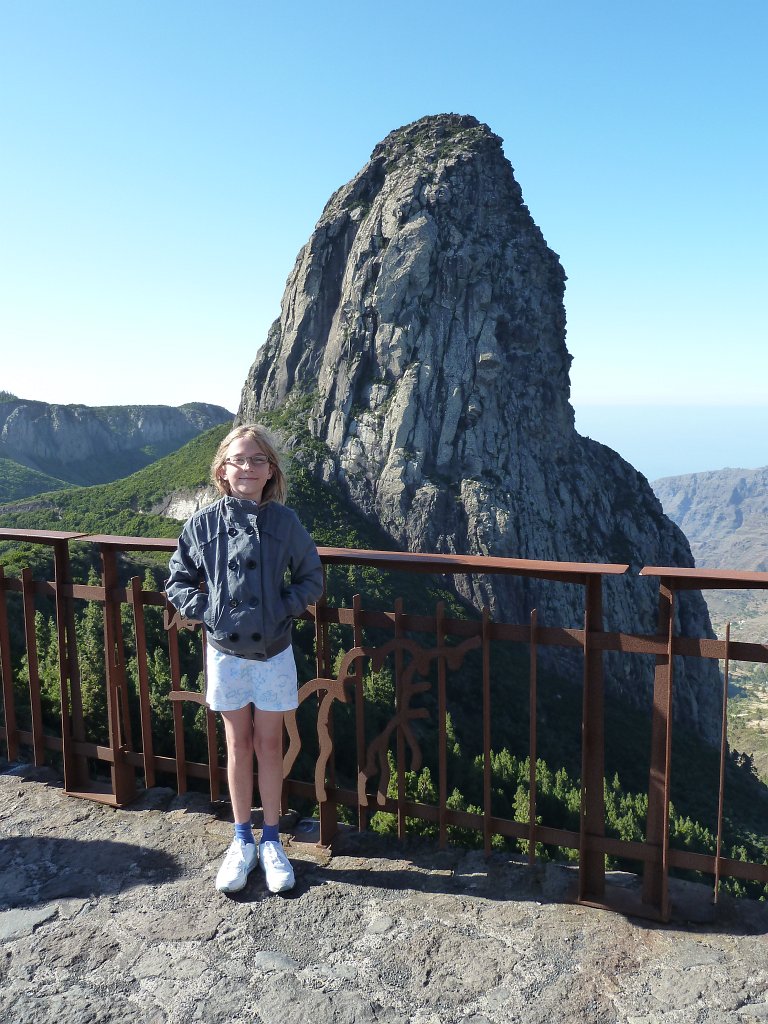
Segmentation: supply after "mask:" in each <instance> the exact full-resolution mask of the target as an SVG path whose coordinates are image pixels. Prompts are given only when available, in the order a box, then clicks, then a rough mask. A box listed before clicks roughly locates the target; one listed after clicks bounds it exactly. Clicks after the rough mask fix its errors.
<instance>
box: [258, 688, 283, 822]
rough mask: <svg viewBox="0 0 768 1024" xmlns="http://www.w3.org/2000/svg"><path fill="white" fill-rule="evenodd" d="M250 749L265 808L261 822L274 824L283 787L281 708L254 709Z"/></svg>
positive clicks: (278, 817)
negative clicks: (277, 709)
mask: <svg viewBox="0 0 768 1024" xmlns="http://www.w3.org/2000/svg"><path fill="white" fill-rule="evenodd" d="M253 749H254V750H255V751H256V759H257V761H258V763H259V795H260V797H261V806H262V808H263V809H264V822H265V824H267V825H277V824H278V822H279V820H280V798H281V795H282V789H283V713H282V711H259V710H258V708H257V709H255V710H254V713H253Z"/></svg>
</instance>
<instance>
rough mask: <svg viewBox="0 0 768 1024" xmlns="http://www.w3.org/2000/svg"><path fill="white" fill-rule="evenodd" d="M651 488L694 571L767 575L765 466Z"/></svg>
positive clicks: (656, 484) (700, 475)
mask: <svg viewBox="0 0 768 1024" xmlns="http://www.w3.org/2000/svg"><path fill="white" fill-rule="evenodd" d="M651 486H652V487H653V489H654V491H655V492H656V496H657V497H658V499H659V501H660V502H661V504H662V506H663V508H664V511H665V512H666V514H667V515H668V516H669V517H670V519H673V520H674V521H675V522H676V523H677V525H678V526H679V527H680V528H681V529H682V531H683V533H685V535H686V537H687V538H688V540H689V541H690V544H691V551H692V552H693V555H694V558H695V559H696V564H697V565H698V566H706V567H708V568H716V569H720V568H722V569H745V570H749V571H753V572H767V571H768V466H764V467H763V468H762V469H719V470H713V471H712V472H708V473H688V474H686V475H685V476H668V477H664V478H663V479H661V480H656V481H654V483H653V484H651Z"/></svg>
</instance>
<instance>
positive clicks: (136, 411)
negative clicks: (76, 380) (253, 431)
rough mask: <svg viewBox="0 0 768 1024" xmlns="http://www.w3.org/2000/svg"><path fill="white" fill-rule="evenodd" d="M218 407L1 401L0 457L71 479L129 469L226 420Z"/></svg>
mask: <svg viewBox="0 0 768 1024" xmlns="http://www.w3.org/2000/svg"><path fill="white" fill-rule="evenodd" d="M231 418H232V414H231V413H229V412H227V410H226V409H223V408H222V407H221V406H218V405H207V404H202V403H198V402H195V403H190V404H189V405H182V406H179V407H178V408H175V407H173V406H167V405H119V406H102V407H92V406H85V405H49V404H48V403H47V402H28V401H24V400H22V399H12V400H10V401H4V402H0V455H2V456H3V457H5V458H8V459H12V460H14V461H15V462H17V463H20V464H21V465H23V466H27V467H29V468H30V469H34V470H37V471H39V472H43V473H50V474H51V475H53V476H55V477H59V478H61V479H63V480H66V481H68V482H70V483H76V484H95V483H104V482H106V481H108V480H115V479H117V478H118V477H119V476H125V475H127V474H128V473H132V472H134V471H135V470H137V469H140V468H141V467H142V466H145V465H147V464H148V463H149V462H151V461H153V460H154V459H157V458H160V457H161V456H163V455H167V454H168V453H169V452H172V451H175V450H176V449H177V448H180V447H181V445H183V444H186V442H187V441H189V440H191V439H192V438H193V437H195V436H196V435H197V434H199V433H201V432H202V431H204V430H208V429H209V428H210V427H214V426H216V425H217V424H219V423H224V422H225V421H226V420H228V419H231Z"/></svg>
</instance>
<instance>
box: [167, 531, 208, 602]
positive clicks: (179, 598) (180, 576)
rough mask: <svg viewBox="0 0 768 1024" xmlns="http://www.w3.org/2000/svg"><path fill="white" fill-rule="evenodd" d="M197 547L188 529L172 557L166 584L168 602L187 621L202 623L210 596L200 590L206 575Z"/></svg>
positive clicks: (182, 535)
mask: <svg viewBox="0 0 768 1024" xmlns="http://www.w3.org/2000/svg"><path fill="white" fill-rule="evenodd" d="M195 550H196V549H195V546H194V544H193V543H191V542H190V537H189V535H188V533H187V529H186V527H185V528H184V531H183V532H182V534H181V537H179V545H178V547H177V548H176V550H175V551H174V553H173V554H172V555H171V560H170V562H169V569H170V573H171V575H170V576H169V577H168V579H167V580H166V583H165V593H166V596H167V598H168V600H169V601H170V602H171V604H172V605H173V607H174V608H176V609H177V610H178V611H179V612H180V613H181V614H182V615H183V616H184V618H185V619H193V620H195V621H196V622H202V620H203V615H204V614H205V609H206V608H207V607H208V595H207V594H204V593H203V592H202V591H201V590H200V584H201V583H202V581H203V580H204V578H205V577H204V575H203V572H202V569H201V567H200V564H199V562H198V560H197V559H196V557H195Z"/></svg>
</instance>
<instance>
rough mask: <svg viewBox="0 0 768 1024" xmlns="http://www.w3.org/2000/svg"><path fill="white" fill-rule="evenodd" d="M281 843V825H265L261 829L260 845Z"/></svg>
mask: <svg viewBox="0 0 768 1024" xmlns="http://www.w3.org/2000/svg"><path fill="white" fill-rule="evenodd" d="M279 842H280V826H279V825H267V824H266V823H265V824H264V825H263V827H262V829H261V839H260V840H259V843H279Z"/></svg>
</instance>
